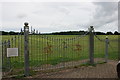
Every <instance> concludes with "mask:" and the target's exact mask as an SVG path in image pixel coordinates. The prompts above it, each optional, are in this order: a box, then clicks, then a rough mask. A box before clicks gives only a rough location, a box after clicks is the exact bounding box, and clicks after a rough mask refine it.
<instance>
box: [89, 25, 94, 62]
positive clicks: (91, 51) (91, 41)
mask: <svg viewBox="0 0 120 80" xmlns="http://www.w3.org/2000/svg"><path fill="white" fill-rule="evenodd" d="M93 30H94V28H93V26H90V28H89V59H90V63H91V64H94V33H93Z"/></svg>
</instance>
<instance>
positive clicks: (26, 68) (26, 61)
mask: <svg viewBox="0 0 120 80" xmlns="http://www.w3.org/2000/svg"><path fill="white" fill-rule="evenodd" d="M24 25H25V26H24V74H25V76H29V47H28V45H29V26H28V23H27V22H25V23H24Z"/></svg>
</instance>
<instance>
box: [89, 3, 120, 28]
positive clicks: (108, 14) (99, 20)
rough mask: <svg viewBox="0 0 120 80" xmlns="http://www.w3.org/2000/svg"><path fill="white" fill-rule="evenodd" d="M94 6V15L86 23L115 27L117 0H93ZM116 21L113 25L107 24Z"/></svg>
mask: <svg viewBox="0 0 120 80" xmlns="http://www.w3.org/2000/svg"><path fill="white" fill-rule="evenodd" d="M93 4H94V5H95V6H96V9H95V12H94V15H93V17H92V19H91V20H90V22H89V23H88V25H93V26H95V27H96V28H99V27H103V26H104V28H108V27H111V26H113V27H114V28H116V29H117V23H116V21H117V20H118V3H117V2H94V3H93ZM112 23H116V24H114V25H111V26H110V25H109V26H108V25H107V24H112Z"/></svg>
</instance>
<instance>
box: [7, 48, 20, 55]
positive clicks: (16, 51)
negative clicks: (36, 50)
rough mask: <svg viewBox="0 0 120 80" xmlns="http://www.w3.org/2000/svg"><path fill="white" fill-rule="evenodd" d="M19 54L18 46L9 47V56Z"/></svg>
mask: <svg viewBox="0 0 120 80" xmlns="http://www.w3.org/2000/svg"><path fill="white" fill-rule="evenodd" d="M12 56H18V48H7V57H12Z"/></svg>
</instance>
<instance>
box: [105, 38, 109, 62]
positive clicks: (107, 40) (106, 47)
mask: <svg viewBox="0 0 120 80" xmlns="http://www.w3.org/2000/svg"><path fill="white" fill-rule="evenodd" d="M108 44H109V39H108V37H107V36H106V39H105V62H108Z"/></svg>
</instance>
